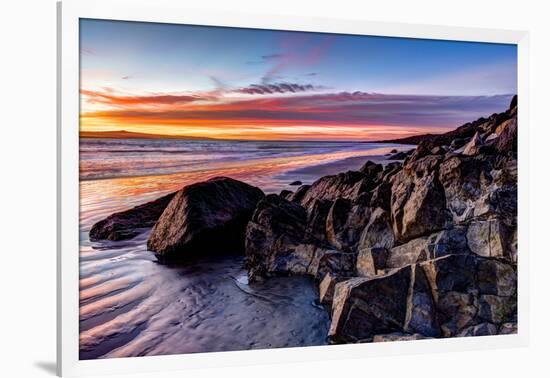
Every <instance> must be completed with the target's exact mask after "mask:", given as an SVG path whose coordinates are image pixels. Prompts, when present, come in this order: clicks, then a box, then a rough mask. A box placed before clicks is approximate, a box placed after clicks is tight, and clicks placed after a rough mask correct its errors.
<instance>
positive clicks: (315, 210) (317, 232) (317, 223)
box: [305, 199, 332, 245]
mask: <svg viewBox="0 0 550 378" xmlns="http://www.w3.org/2000/svg"><path fill="white" fill-rule="evenodd" d="M331 207H332V202H330V201H328V200H317V199H316V200H314V201H313V204H312V205H311V209H310V211H309V212H308V214H307V220H306V230H305V241H306V242H310V243H317V244H320V245H323V244H325V245H328V244H327V243H328V242H327V230H326V224H327V216H328V214H329V211H330V209H331Z"/></svg>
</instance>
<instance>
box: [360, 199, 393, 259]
mask: <svg viewBox="0 0 550 378" xmlns="http://www.w3.org/2000/svg"><path fill="white" fill-rule="evenodd" d="M394 243H395V236H394V234H393V229H392V226H391V223H390V216H389V214H388V212H387V211H385V210H383V209H381V208H376V209H375V210H374V211H373V212H372V214H371V215H370V220H369V223H368V224H367V226H366V227H365V229H364V230H363V232H362V234H361V238H360V240H359V244H358V245H357V248H358V249H359V250H361V249H364V248H375V247H380V248H386V249H389V248H391V247H393V245H394Z"/></svg>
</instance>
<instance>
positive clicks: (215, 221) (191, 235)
mask: <svg viewBox="0 0 550 378" xmlns="http://www.w3.org/2000/svg"><path fill="white" fill-rule="evenodd" d="M263 196H264V194H263V192H262V191H261V190H260V189H258V188H256V187H253V186H251V185H248V184H245V183H243V182H240V181H237V180H234V179H231V178H227V177H216V178H213V179H210V180H208V181H204V182H199V183H196V184H192V185H189V186H186V187H185V188H183V189H181V190H180V191H178V192H177V193H176V194H175V195H174V197H173V198H172V200H171V201H170V203H169V204H168V206H167V207H166V209H165V210H164V212H163V213H162V215H161V216H160V218H159V219H158V221H157V222H156V223H155V226H154V227H153V229H152V231H151V234H150V235H149V239H148V240H147V248H148V249H149V250H151V251H154V252H155V254H156V256H157V258H158V259H159V260H164V261H168V260H178V259H181V258H185V257H188V256H192V255H204V254H216V253H228V252H242V251H243V250H244V238H245V228H246V224H247V223H248V220H249V219H250V217H251V216H252V212H253V211H254V209H255V207H256V204H257V203H258V201H260V200H261V199H262V197H263Z"/></svg>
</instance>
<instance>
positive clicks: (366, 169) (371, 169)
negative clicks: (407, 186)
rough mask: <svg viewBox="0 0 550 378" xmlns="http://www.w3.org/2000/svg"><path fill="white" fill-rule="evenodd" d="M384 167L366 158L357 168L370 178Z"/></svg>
mask: <svg viewBox="0 0 550 378" xmlns="http://www.w3.org/2000/svg"><path fill="white" fill-rule="evenodd" d="M383 169H384V168H383V167H382V164H376V163H374V162H372V161H370V160H368V161H367V162H366V163H365V164H363V166H362V167H361V168H360V169H359V172H361V173H363V174H365V175H366V176H368V177H370V178H374V177H376V175H377V174H378V173H380V172H382V170H383Z"/></svg>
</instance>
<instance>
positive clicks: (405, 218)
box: [391, 155, 447, 242]
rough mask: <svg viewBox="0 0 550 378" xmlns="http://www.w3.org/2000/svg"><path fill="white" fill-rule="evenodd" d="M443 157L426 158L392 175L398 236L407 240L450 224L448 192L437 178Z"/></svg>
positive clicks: (394, 212)
mask: <svg viewBox="0 0 550 378" xmlns="http://www.w3.org/2000/svg"><path fill="white" fill-rule="evenodd" d="M439 161H440V159H439V158H438V157H436V156H434V155H432V156H427V157H424V158H422V159H420V160H417V161H415V162H413V163H411V164H407V165H406V166H405V168H404V169H403V170H402V171H401V172H399V173H397V174H396V175H395V176H394V177H393V178H392V180H393V185H392V196H391V218H392V224H393V231H394V234H395V236H396V239H397V240H399V241H400V242H406V241H408V240H411V239H413V238H415V237H418V236H421V235H425V234H427V233H430V232H433V231H438V230H441V229H443V228H445V227H446V226H447V212H446V201H445V192H444V190H443V187H442V185H441V183H440V182H439V178H438V171H437V167H438V165H439Z"/></svg>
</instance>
